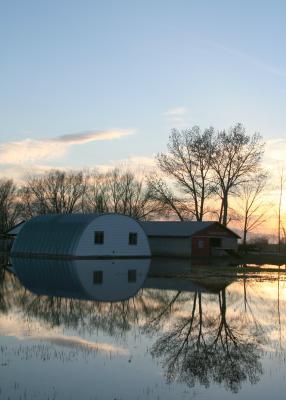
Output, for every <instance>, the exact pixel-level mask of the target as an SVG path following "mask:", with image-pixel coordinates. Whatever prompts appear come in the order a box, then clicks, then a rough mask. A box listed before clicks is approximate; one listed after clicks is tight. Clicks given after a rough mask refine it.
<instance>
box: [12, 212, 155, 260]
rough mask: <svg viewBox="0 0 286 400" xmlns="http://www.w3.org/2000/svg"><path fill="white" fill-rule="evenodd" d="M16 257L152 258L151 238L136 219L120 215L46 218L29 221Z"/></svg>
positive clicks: (16, 244)
mask: <svg viewBox="0 0 286 400" xmlns="http://www.w3.org/2000/svg"><path fill="white" fill-rule="evenodd" d="M11 255H12V256H14V257H15V256H26V257H39V256H40V257H56V258H57V257H75V258H76V257H83V258H84V257H91V258H92V257H94V258H96V257H100V258H104V257H124V258H125V257H132V258H134V257H149V256H150V247H149V242H148V238H147V236H146V234H145V232H144V230H143V229H142V227H141V225H140V224H139V223H138V222H137V221H135V220H134V219H133V218H131V217H128V216H125V215H120V214H46V215H41V216H38V217H35V218H32V219H31V220H29V221H27V222H26V223H25V224H24V226H23V228H22V229H21V230H20V232H19V233H18V235H17V237H16V239H15V241H14V243H13V247H12V250H11Z"/></svg>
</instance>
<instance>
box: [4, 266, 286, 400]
mask: <svg viewBox="0 0 286 400" xmlns="http://www.w3.org/2000/svg"><path fill="white" fill-rule="evenodd" d="M12 264H13V273H11V272H9V271H7V270H5V269H4V268H1V269H0V274H1V277H0V399H100V400H103V399H110V400H114V399H117V400H119V399H122V400H127V399H130V400H131V399H132V400H134V399H162V400H163V399H190V398H197V399H229V398H231V397H234V398H235V399H242V398H243V399H260V400H261V399H269V398H271V399H282V398H283V399H284V398H285V387H286V379H285V378H286V368H285V367H286V365H285V356H286V347H285V346H286V335H285V334H286V331H285V329H286V282H285V277H286V275H285V266H282V267H280V268H278V267H276V266H266V267H265V266H264V268H263V270H262V271H261V272H257V271H256V270H255V273H251V268H244V267H242V266H229V267H220V266H211V267H204V266H190V264H189V263H188V262H182V265H181V263H180V262H175V261H170V260H165V261H160V262H159V261H152V263H151V267H150V269H149V264H150V262H149V260H128V261H124V260H117V261H116V260H113V261H112V260H105V261H98V260H97V261H92V260H88V261H76V262H68V261H61V262H60V261H49V260H33V261H31V260H30V261H29V260H20V259H17V260H12ZM272 269H273V270H272ZM164 271H165V272H164Z"/></svg>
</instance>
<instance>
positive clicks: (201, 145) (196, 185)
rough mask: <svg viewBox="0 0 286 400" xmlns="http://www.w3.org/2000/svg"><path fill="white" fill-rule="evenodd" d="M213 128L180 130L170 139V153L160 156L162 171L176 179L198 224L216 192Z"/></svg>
mask: <svg viewBox="0 0 286 400" xmlns="http://www.w3.org/2000/svg"><path fill="white" fill-rule="evenodd" d="M213 136H214V130H213V128H209V129H206V130H205V131H204V132H201V130H200V128H199V127H198V126H194V127H193V128H191V129H185V130H182V131H178V130H177V129H173V130H172V132H171V135H170V137H169V143H168V153H167V154H164V153H161V154H158V155H157V162H158V165H159V167H160V169H161V171H162V172H163V173H164V174H166V175H167V176H168V177H170V178H172V179H174V180H175V182H176V184H177V185H178V188H179V190H180V192H181V193H182V194H184V196H185V197H186V200H187V201H188V202H189V203H190V204H191V207H190V208H189V212H190V213H191V215H192V216H193V217H194V218H195V219H196V220H198V221H201V220H202V219H203V217H204V215H205V213H206V204H205V203H206V200H207V199H208V198H209V197H210V196H211V195H212V194H213V192H214V184H213V180H212V179H211V175H212V174H211V161H212V158H213V156H212V151H213V145H212V141H213Z"/></svg>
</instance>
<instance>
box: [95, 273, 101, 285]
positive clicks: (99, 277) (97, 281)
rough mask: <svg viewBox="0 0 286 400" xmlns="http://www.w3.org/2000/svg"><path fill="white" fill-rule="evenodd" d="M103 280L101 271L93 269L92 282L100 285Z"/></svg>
mask: <svg viewBox="0 0 286 400" xmlns="http://www.w3.org/2000/svg"><path fill="white" fill-rule="evenodd" d="M102 282H103V272H102V271H93V283H94V285H101V284H102Z"/></svg>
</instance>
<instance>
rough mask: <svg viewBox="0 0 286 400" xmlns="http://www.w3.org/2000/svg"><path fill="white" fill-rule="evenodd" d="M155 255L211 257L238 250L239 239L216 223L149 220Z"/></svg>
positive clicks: (148, 234) (147, 223) (149, 235)
mask: <svg viewBox="0 0 286 400" xmlns="http://www.w3.org/2000/svg"><path fill="white" fill-rule="evenodd" d="M141 226H142V227H143V229H144V231H145V232H146V234H147V236H148V238H149V243H150V247H151V253H152V256H172V257H209V256H221V255H226V254H228V253H231V252H234V251H236V250H237V240H238V239H239V236H238V235H237V234H236V233H235V232H233V231H231V230H230V229H228V228H227V227H225V226H223V225H221V224H219V223H218V222H213V221H147V222H142V223H141Z"/></svg>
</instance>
